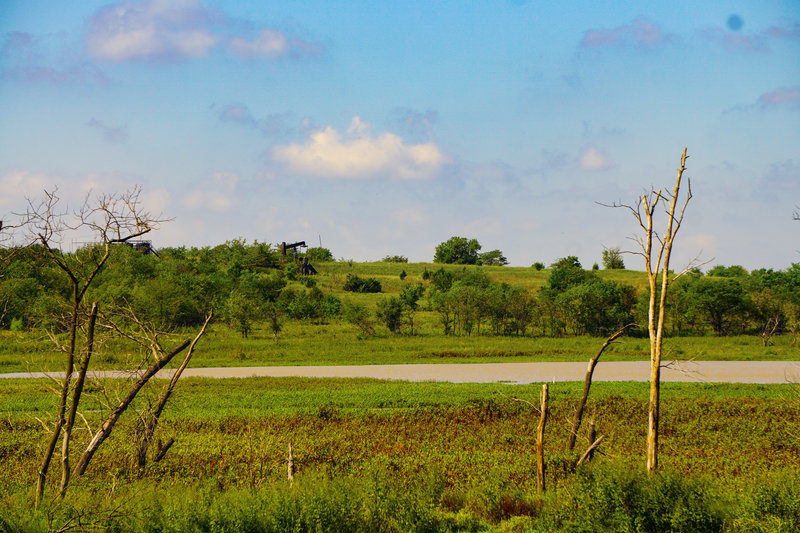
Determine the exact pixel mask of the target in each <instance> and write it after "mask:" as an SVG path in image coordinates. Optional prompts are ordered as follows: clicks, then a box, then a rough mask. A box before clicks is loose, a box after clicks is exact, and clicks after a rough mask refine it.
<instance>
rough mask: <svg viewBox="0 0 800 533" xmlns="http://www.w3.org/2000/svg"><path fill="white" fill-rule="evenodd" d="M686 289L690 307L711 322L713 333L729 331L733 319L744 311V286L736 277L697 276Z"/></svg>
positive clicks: (722, 333) (724, 333)
mask: <svg viewBox="0 0 800 533" xmlns="http://www.w3.org/2000/svg"><path fill="white" fill-rule="evenodd" d="M687 291H688V299H689V305H690V308H691V309H693V310H694V311H695V312H696V313H697V314H698V315H700V316H702V317H704V318H705V319H706V320H707V321H708V323H709V324H711V329H713V330H714V334H715V335H726V334H727V333H729V332H730V330H731V328H732V327H733V325H734V319H735V318H737V317H738V316H740V315H742V314H743V313H744V310H745V293H744V288H743V287H742V284H741V282H740V281H739V280H737V279H734V278H722V279H714V278H713V277H712V278H708V277H698V278H695V279H694V280H693V281H692V283H690V284H688V287H687ZM742 322H743V321H742Z"/></svg>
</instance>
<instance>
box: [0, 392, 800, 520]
mask: <svg viewBox="0 0 800 533" xmlns="http://www.w3.org/2000/svg"><path fill="white" fill-rule="evenodd" d="M115 383H116V382H115ZM115 383H109V384H108V385H107V386H108V387H113V386H114V384H115ZM579 385H580V384H578V383H563V384H556V385H553V386H551V411H550V422H549V424H548V426H547V430H546V435H545V448H546V473H547V476H546V478H547V483H548V492H547V494H546V495H545V497H544V499H542V500H540V499H539V498H538V497H537V495H536V466H535V459H534V455H533V453H534V449H535V434H536V424H537V421H538V414H537V413H536V411H535V409H534V408H533V407H532V406H531V405H530V404H529V403H526V402H531V403H533V404H536V403H537V399H538V395H539V391H540V386H538V385H530V386H505V385H497V384H445V383H416V384H412V383H402V382H382V381H376V380H365V379H350V380H339V379H324V380H316V379H296V378H248V379H238V380H236V379H233V380H231V379H228V380H200V379H189V380H185V381H184V382H182V383H181V385H180V386H179V392H178V394H177V396H176V397H175V398H174V399H173V403H172V405H170V406H169V407H168V409H167V411H166V413H165V418H164V421H163V426H162V427H161V428H160V429H159V432H160V434H159V435H158V436H159V437H160V438H162V439H167V438H169V437H175V438H176V440H177V443H176V444H175V446H174V447H173V448H172V449H171V450H170V452H169V454H168V455H167V457H166V458H165V459H164V461H162V462H159V463H155V464H151V465H149V466H148V468H147V469H146V470H145V471H144V472H138V471H137V470H135V469H133V468H132V467H131V453H132V450H131V446H130V440H131V437H132V425H131V420H132V419H133V415H134V413H128V414H127V415H126V416H127V417H128V418H127V422H126V423H125V425H122V426H119V427H118V428H117V429H115V432H114V434H113V435H112V437H111V438H110V439H109V441H108V442H107V443H106V444H105V445H104V448H101V450H100V452H98V455H97V456H96V458H95V460H94V462H93V463H92V465H91V466H90V468H89V470H88V471H87V474H86V476H84V478H83V479H80V480H77V481H76V483H75V484H74V486H72V487H71V489H70V493H69V497H68V498H67V500H65V501H64V502H59V501H52V500H49V499H48V500H47V503H46V504H45V505H44V506H43V507H42V508H41V509H40V510H39V511H34V510H33V509H32V506H31V503H30V498H31V495H32V486H33V483H34V478H35V472H36V468H37V464H38V461H39V458H40V453H41V448H42V446H43V442H44V439H45V434H44V433H45V432H44V429H43V427H42V425H41V424H40V423H39V422H38V421H37V420H36V418H40V419H42V420H44V421H47V420H49V416H48V415H49V414H50V413H52V406H53V405H54V403H55V395H53V394H52V393H51V392H49V391H48V384H47V383H46V382H45V381H43V380H9V381H4V382H3V383H2V387H3V394H2V395H0V461H2V464H3V465H4V473H5V474H4V476H3V478H2V480H0V531H3V530H8V531H16V530H31V531H39V530H48V529H59V528H61V527H63V526H68V527H73V528H75V529H80V528H83V529H101V530H102V529H109V530H117V531H129V530H132V531H146V530H152V531H164V530H167V531H225V530H236V531H490V530H494V531H528V530H530V531H553V530H565V531H598V530H608V531H670V530H671V531H795V530H797V528H799V527H800V486H799V485H798V484H797V483H796V480H797V479H799V478H800V401H799V400H798V396H797V392H798V391H797V385H791V384H787V385H772V386H764V385H707V384H672V383H666V384H664V385H663V400H662V402H663V403H662V410H663V415H662V416H663V418H662V430H663V437H662V441H661V445H662V456H661V457H662V465H663V473H662V474H660V475H658V476H656V477H654V478H652V479H648V478H647V476H646V475H645V474H644V473H643V472H642V470H641V465H642V464H643V462H644V453H643V449H644V440H645V425H646V397H647V394H646V385H645V384H639V383H616V384H615V383H597V384H595V385H594V387H593V389H592V396H591V398H590V402H589V406H588V413H587V420H588V418H594V419H595V420H596V423H597V428H598V432H599V433H600V434H603V435H605V440H604V443H603V445H602V446H601V450H602V452H603V453H602V455H600V456H598V457H597V458H596V460H595V461H594V462H593V463H592V464H590V465H589V466H588V467H585V468H584V467H582V468H579V469H577V470H576V469H575V468H574V467H573V466H572V465H573V461H574V459H575V456H576V455H575V454H571V453H568V452H565V451H564V450H563V447H564V445H565V443H566V437H567V432H568V420H569V419H570V418H571V414H572V411H573V409H574V407H575V404H576V401H577V398H578V396H579V394H580V386H579ZM89 392H90V394H91V395H92V397H93V398H94V399H93V400H92V401H89V402H87V403H86V404H85V409H86V410H85V412H84V415H85V416H86V417H87V418H88V419H89V421H90V423H94V421H95V420H96V419H97V416H98V415H97V414H95V413H94V410H95V409H96V408H98V407H99V406H100V404H102V403H103V401H104V400H103V394H102V392H105V393H106V394H107V395H109V397H113V391H112V390H110V389H109V388H107V389H105V391H103V389H102V388H101V387H100V384H93V385H92V387H90V388H89ZM153 393H155V391H153ZM146 400H147V398H142V401H146ZM519 400H525V401H519ZM123 420H124V419H123ZM289 443H291V445H292V448H293V453H294V460H295V464H296V466H297V473H296V475H295V483H294V485H293V486H289V483H288V481H287V480H286V452H287V447H288V445H289ZM585 446H586V439H585V436H584V435H583V434H582V438H581V439H580V441H579V447H580V448H584V447H585ZM77 447H78V448H80V446H77ZM576 453H578V452H576ZM57 477H58V466H57V465H54V467H53V468H52V469H51V474H50V482H51V483H55V478H57ZM53 492H54V488H53V486H50V487H48V492H47V495H48V497H52V495H53Z"/></svg>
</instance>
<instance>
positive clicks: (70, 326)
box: [22, 187, 162, 507]
mask: <svg viewBox="0 0 800 533" xmlns="http://www.w3.org/2000/svg"><path fill="white" fill-rule="evenodd" d="M57 192H58V191H57V190H53V191H45V193H44V198H43V199H42V200H41V201H39V202H34V201H32V200H30V199H29V200H28V209H27V211H26V212H25V213H23V214H22V225H23V226H24V227H25V228H26V230H27V232H28V234H29V235H30V237H31V238H32V240H33V241H36V242H39V243H40V244H41V245H42V247H43V249H44V252H45V254H46V256H47V257H48V258H49V260H50V261H51V262H52V263H53V264H54V265H55V266H57V267H58V268H59V269H60V270H61V271H62V272H63V273H64V275H65V276H66V277H67V279H68V282H69V285H70V288H71V298H70V312H69V319H68V322H67V331H68V336H69V337H68V338H69V340H68V342H67V344H66V345H65V346H60V348H61V350H62V351H63V352H64V355H65V357H66V361H65V365H64V366H65V368H64V378H63V381H62V383H61V392H60V397H59V402H58V408H57V412H56V419H55V423H54V426H53V431H52V435H51V436H50V440H49V442H48V444H47V446H46V448H45V452H44V455H43V457H42V462H41V464H40V466H39V472H38V476H37V481H36V493H35V506H36V507H38V506H39V503H40V502H41V499H42V495H43V494H44V485H45V481H46V480H47V472H48V469H49V467H50V462H51V461H52V458H53V455H54V453H55V449H56V445H57V443H58V439H59V438H60V437H61V436H62V435H61V433H62V430H63V431H64V435H63V439H64V440H63V444H62V466H63V468H64V472H63V474H62V486H61V491H60V492H61V494H63V493H64V491H65V490H66V484H67V483H68V482H69V477H70V473H69V447H70V440H71V431H72V424H71V423H70V422H68V418H67V404H68V398H67V396H68V394H69V390H70V383H71V380H72V374H73V372H74V371H75V364H76V357H78V356H79V355H80V354H78V353H77V351H76V344H77V336H78V329H79V326H80V323H81V322H82V317H81V308H82V303H83V299H84V296H85V295H86V291H87V290H88V289H89V287H90V286H91V285H92V282H93V281H94V280H95V278H96V277H97V275H98V274H99V273H100V271H101V270H102V269H103V267H104V266H105V264H106V262H107V261H108V259H109V257H110V256H111V249H112V246H113V245H115V244H117V243H125V242H127V241H129V240H131V239H135V238H137V237H139V236H141V235H144V234H145V233H148V232H149V231H150V230H151V229H153V228H155V227H157V226H158V224H159V223H160V222H162V220H159V219H158V218H156V217H153V216H151V215H150V214H149V213H147V212H145V211H144V210H143V209H142V208H141V206H140V205H139V195H140V192H141V189H140V188H138V187H136V188H133V189H131V190H129V191H127V192H125V193H122V194H116V195H101V196H98V197H97V198H96V199H94V200H90V199H89V197H87V198H86V200H85V201H84V202H83V204H82V205H81V207H80V208H79V209H78V210H77V211H75V212H72V213H70V212H69V211H68V210H63V211H61V210H60V207H59V202H60V198H59V197H58V195H57ZM70 232H77V234H85V233H91V234H92V235H93V237H94V238H95V239H96V240H97V241H98V244H97V245H95V246H91V247H88V248H86V249H83V250H80V251H79V252H76V253H74V254H65V253H62V251H61V250H59V249H58V245H59V243H60V242H62V241H63V240H64V238H65V237H66V235H67V234H68V233H70ZM90 316H91V315H90ZM90 320H91V319H90ZM92 330H93V329H92ZM87 346H88V348H87V352H86V353H85V354H83V357H84V358H83V362H82V363H81V368H83V366H85V365H86V366H88V360H89V357H90V356H91V346H90V342H89V341H88V340H87ZM76 393H77V394H74V395H73V403H72V405H71V406H70V411H69V420H72V421H73V422H74V416H75V413H74V411H75V410H76V409H77V402H78V401H79V399H80V393H79V392H77V389H76Z"/></svg>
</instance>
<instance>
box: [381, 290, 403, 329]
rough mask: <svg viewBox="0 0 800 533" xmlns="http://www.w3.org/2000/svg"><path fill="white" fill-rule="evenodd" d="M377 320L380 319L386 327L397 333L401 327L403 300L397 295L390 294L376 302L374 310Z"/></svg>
mask: <svg viewBox="0 0 800 533" xmlns="http://www.w3.org/2000/svg"><path fill="white" fill-rule="evenodd" d="M375 316H376V317H377V318H378V320H381V321H382V322H383V323H384V324H385V325H386V327H387V328H388V329H389V331H391V332H392V333H394V334H395V335H397V334H398V333H400V328H402V327H403V302H402V301H400V298H398V297H397V296H390V297H389V298H385V299H383V300H381V301H380V302H378V310H377V311H376V312H375Z"/></svg>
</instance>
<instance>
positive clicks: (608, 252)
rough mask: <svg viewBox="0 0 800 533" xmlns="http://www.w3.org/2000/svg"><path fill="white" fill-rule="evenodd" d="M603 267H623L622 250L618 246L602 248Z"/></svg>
mask: <svg viewBox="0 0 800 533" xmlns="http://www.w3.org/2000/svg"><path fill="white" fill-rule="evenodd" d="M603 268H606V269H608V270H613V269H624V268H625V263H624V262H623V261H622V251H621V250H620V249H619V247H615V248H607V249H605V250H603Z"/></svg>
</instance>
